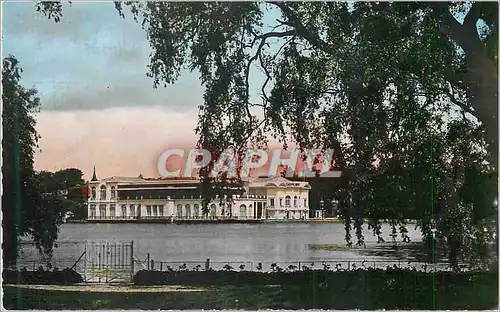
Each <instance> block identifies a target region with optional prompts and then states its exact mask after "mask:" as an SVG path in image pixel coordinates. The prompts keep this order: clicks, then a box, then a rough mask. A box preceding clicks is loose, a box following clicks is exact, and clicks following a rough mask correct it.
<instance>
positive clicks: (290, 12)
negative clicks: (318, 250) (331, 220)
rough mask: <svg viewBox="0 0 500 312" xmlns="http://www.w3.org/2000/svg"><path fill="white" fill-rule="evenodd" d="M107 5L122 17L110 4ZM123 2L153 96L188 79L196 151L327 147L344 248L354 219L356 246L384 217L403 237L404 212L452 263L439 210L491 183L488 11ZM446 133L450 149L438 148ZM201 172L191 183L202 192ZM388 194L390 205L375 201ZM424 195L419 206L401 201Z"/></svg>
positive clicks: (492, 49)
mask: <svg viewBox="0 0 500 312" xmlns="http://www.w3.org/2000/svg"><path fill="white" fill-rule="evenodd" d="M115 5H116V7H117V9H118V10H119V12H120V14H121V15H122V16H124V11H123V10H122V4H121V3H118V2H117V3H115ZM127 6H128V8H129V9H130V11H131V12H132V15H133V17H134V19H136V20H137V21H138V22H140V23H141V24H142V26H143V27H144V29H145V30H146V32H147V35H148V39H149V42H150V45H151V48H152V50H153V52H152V54H151V59H150V64H149V66H148V67H149V73H148V75H149V76H150V77H152V78H153V81H154V84H155V87H157V86H159V85H161V84H164V85H165V86H166V85H167V84H169V83H174V82H175V81H176V79H177V78H178V76H179V75H180V73H181V71H182V70H183V69H186V68H187V69H190V70H197V71H198V72H199V73H200V78H201V82H202V84H203V85H204V86H205V94H204V103H203V105H201V106H200V115H199V120H198V127H197V129H196V131H197V134H199V135H200V140H199V147H201V148H204V149H208V150H211V151H212V152H213V153H214V154H216V155H219V154H220V153H221V151H222V150H224V149H225V148H228V147H233V148H235V149H236V150H237V151H238V152H240V151H242V150H244V149H245V148H246V147H248V146H250V147H254V146H261V145H265V144H266V137H265V135H264V134H265V133H273V134H274V136H275V138H279V139H280V140H281V141H282V142H283V144H284V146H285V147H286V143H287V142H288V141H290V140H293V141H295V142H296V143H298V144H299V146H300V147H301V148H309V147H312V146H318V147H321V148H333V149H334V151H335V154H334V164H335V167H336V168H338V169H342V170H347V171H349V172H352V175H353V178H352V180H351V181H350V182H349V183H346V184H344V185H343V187H341V188H339V189H337V190H332V192H336V193H337V194H336V196H337V197H338V201H339V208H340V210H341V214H342V216H343V218H344V220H345V222H346V240H347V241H348V244H350V240H351V234H350V230H351V223H352V222H354V228H355V230H356V237H357V240H358V244H363V233H362V230H361V226H362V224H363V220H364V218H365V217H367V216H370V217H371V218H373V219H375V223H377V221H376V220H377V219H379V218H380V217H382V216H390V218H391V219H392V220H393V227H394V228H395V227H396V225H397V224H398V223H402V224H403V227H402V231H403V233H404V232H405V229H404V223H403V222H404V221H403V220H404V218H406V217H409V216H416V217H418V218H419V219H420V220H422V224H421V227H422V229H423V232H424V235H425V237H426V240H427V241H429V242H431V243H432V244H433V243H435V242H436V240H437V239H438V237H439V236H440V235H441V234H442V235H443V236H444V237H445V238H446V244H448V246H449V247H451V248H452V249H453V251H452V252H451V253H455V254H456V253H457V252H466V251H464V250H463V249H461V247H460V246H463V242H464V238H463V237H459V236H454V235H453V234H450V233H451V232H453V231H451V230H450V229H452V228H453V227H452V226H451V225H450V224H449V222H448V223H446V222H444V221H442V222H441V221H440V222H437V221H438V219H439V218H440V216H438V213H440V214H441V215H442V216H452V215H454V216H457V214H456V213H455V212H456V211H464V209H462V208H463V207H464V205H465V204H470V202H467V200H469V199H470V197H471V196H470V194H469V195H463V193H468V192H472V191H471V190H472V188H471V187H470V186H466V185H468V184H467V183H468V182H467V181H470V179H472V180H474V179H483V178H484V177H488V176H496V172H495V171H494V170H495V169H496V166H497V162H498V131H497V116H498V107H497V102H498V90H497V84H498V73H497V71H496V67H497V53H498V52H497V51H498V43H497V40H496V37H497V34H498V15H497V4H496V3H479V2H477V3H473V4H472V5H467V4H463V3H453V4H452V3H377V4H375V3H358V2H357V3H354V4H348V3H338V2H265V3H255V2H251V3H248V2H247V3H168V2H149V3H138V2H128V3H127ZM267 10H269V11H267ZM266 11H267V12H266ZM270 12H271V13H270ZM274 13H276V18H275V25H274V27H266V26H270V25H264V19H265V17H266V16H269V15H270V14H274ZM458 15H462V16H464V22H463V23H462V24H461V23H459V22H458V21H457V20H456V18H455V16H458ZM478 28H479V30H478ZM271 44H272V45H271ZM255 67H258V68H259V69H260V70H261V71H262V72H263V73H264V74H265V77H266V78H265V79H264V81H263V82H262V83H261V84H260V85H259V86H258V87H259V89H260V90H261V94H260V96H261V99H262V101H261V102H260V103H256V102H255V101H254V100H252V98H251V96H250V95H251V94H250V91H249V90H250V89H255V88H254V87H255V86H252V88H251V86H250V79H249V77H250V74H251V72H252V71H251V69H252V68H255ZM256 110H260V113H261V114H262V116H263V118H258V117H257V116H258V114H257V113H255V111H256ZM461 121H463V122H470V123H471V124H469V125H467V127H465V126H460V127H458V128H459V129H462V130H463V129H465V128H467V129H468V131H469V132H473V133H474V135H473V136H472V138H473V139H472V140H467V142H470V143H471V144H472V143H473V144H474V148H473V154H474V155H475V156H474V157H472V155H470V154H466V153H467V152H471V150H466V149H464V148H460V149H459V148H457V146H458V143H456V140H457V139H456V132H454V131H455V130H454V129H455V128H454V127H455V126H456V125H458V123H459V122H461ZM464 127H465V128H464ZM450 136H455V141H453V140H451V139H449V140H448V141H446V140H445V139H444V138H446V137H450ZM459 137H460V136H459ZM452 142H454V143H453V144H452V145H450V146H448V145H447V144H451V143H452ZM485 150H487V151H488V153H486V152H485ZM484 161H486V165H485V164H483V162H484ZM488 163H489V165H488ZM209 169H210V166H209ZM208 171H209V170H206V171H204V170H202V171H201V175H202V178H203V179H204V181H207V182H206V183H207V184H213V183H212V182H213V181H210V180H209V178H208V177H207V172H208ZM471 172H474V173H471ZM471 175H472V176H474V178H470V176H471ZM415 177H420V178H421V180H420V181H417V180H416V178H415ZM488 181H489V182H485V183H487V184H491V183H493V185H495V184H496V179H494V181H493V182H492V181H491V179H490V180H488ZM381 186H383V187H381ZM488 189H491V188H488ZM386 192H389V194H391V197H393V194H394V197H396V198H395V199H396V200H395V201H394V202H388V201H387V200H384V198H383V196H384V195H386V194H388V193H386ZM209 193H210V192H207V194H209ZM368 194H369V195H368ZM424 195H425V196H430V198H431V200H429V201H428V205H423V206H422V207H420V205H417V201H416V200H413V201H410V202H411V203H412V204H411V205H408V204H407V203H408V201H409V200H410V199H412V198H413V199H416V198H419V196H424ZM207 196H208V195H207ZM487 197H488V198H489V199H491V196H490V195H488V196H487ZM420 198H422V197H420ZM482 205H483V207H482V208H478V206H477V205H474V207H473V208H471V209H474V211H476V210H477V209H479V210H485V211H491V210H492V209H493V208H492V206H493V203H492V202H485V203H482ZM460 207H462V208H460ZM457 209H458V210H457ZM465 210H466V211H469V208H465ZM457 213H458V212H457ZM458 215H461V216H463V214H462V212H460V213H458ZM460 218H462V217H460ZM455 219H456V220H458V219H457V218H455ZM439 220H441V219H439ZM442 220H444V219H442ZM453 224H455V225H456V224H459V222H454V223H453ZM376 228H377V227H376ZM436 231H437V232H436ZM436 233H437V234H436ZM457 237H458V238H457ZM431 238H432V239H431ZM457 240H459V241H460V243H458V244H457V243H456V242H457ZM453 257H455V256H452V258H453ZM455 258H456V257H455Z"/></svg>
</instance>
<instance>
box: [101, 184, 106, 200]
mask: <svg viewBox="0 0 500 312" xmlns="http://www.w3.org/2000/svg"><path fill="white" fill-rule="evenodd" d="M103 199H106V186H105V185H102V186H101V200H103Z"/></svg>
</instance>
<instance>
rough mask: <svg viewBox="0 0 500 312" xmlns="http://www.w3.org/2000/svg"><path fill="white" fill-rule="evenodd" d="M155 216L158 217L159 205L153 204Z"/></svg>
mask: <svg viewBox="0 0 500 312" xmlns="http://www.w3.org/2000/svg"><path fill="white" fill-rule="evenodd" d="M153 217H158V206H157V205H153Z"/></svg>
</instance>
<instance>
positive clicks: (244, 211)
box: [240, 205, 247, 219]
mask: <svg viewBox="0 0 500 312" xmlns="http://www.w3.org/2000/svg"><path fill="white" fill-rule="evenodd" d="M246 217H247V206H245V205H241V206H240V218H242V219H245V218H246Z"/></svg>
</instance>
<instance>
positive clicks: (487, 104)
mask: <svg viewBox="0 0 500 312" xmlns="http://www.w3.org/2000/svg"><path fill="white" fill-rule="evenodd" d="M431 5H432V7H433V8H434V10H435V12H436V14H437V16H438V19H439V20H440V22H441V31H442V32H443V33H444V34H446V35H447V36H448V37H449V38H450V39H451V40H453V41H454V42H455V43H457V44H458V45H459V46H460V47H461V48H462V49H463V50H464V53H465V58H466V61H467V71H466V73H465V75H464V83H465V85H466V86H467V91H468V96H469V99H470V102H471V105H472V108H473V109H474V115H475V116H476V117H477V118H478V119H479V121H480V122H481V123H482V124H483V125H484V127H485V132H486V140H487V142H488V153H489V154H490V160H491V165H492V166H494V167H495V168H497V167H498V119H497V118H498V72H497V70H496V65H495V63H494V62H493V60H492V59H490V57H489V56H488V53H487V50H486V46H485V45H484V44H483V42H481V39H480V38H479V34H478V32H477V26H476V23H477V21H478V19H479V14H480V11H481V3H480V2H475V3H474V4H473V5H472V7H471V9H470V10H469V12H468V13H467V15H466V16H465V18H464V22H463V24H460V23H459V22H458V21H457V20H456V19H455V18H454V17H453V15H452V14H451V13H450V11H449V9H448V3H445V2H440V3H433V4H431Z"/></svg>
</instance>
